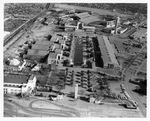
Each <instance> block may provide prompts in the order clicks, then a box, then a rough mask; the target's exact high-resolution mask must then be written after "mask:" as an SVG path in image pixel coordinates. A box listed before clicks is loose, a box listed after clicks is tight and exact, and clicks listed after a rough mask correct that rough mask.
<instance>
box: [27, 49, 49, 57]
mask: <svg viewBox="0 0 150 121" xmlns="http://www.w3.org/2000/svg"><path fill="white" fill-rule="evenodd" d="M47 54H48V51H45V50H33V49H28V53H27V55H39V56H45V55H47Z"/></svg>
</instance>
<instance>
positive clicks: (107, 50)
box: [98, 36, 120, 68]
mask: <svg viewBox="0 0 150 121" xmlns="http://www.w3.org/2000/svg"><path fill="white" fill-rule="evenodd" d="M98 43H99V48H100V51H101V58H102V60H103V63H104V68H115V67H120V66H119V63H118V61H117V59H116V56H115V51H114V48H113V47H112V45H111V44H110V42H109V40H108V37H106V36H98Z"/></svg>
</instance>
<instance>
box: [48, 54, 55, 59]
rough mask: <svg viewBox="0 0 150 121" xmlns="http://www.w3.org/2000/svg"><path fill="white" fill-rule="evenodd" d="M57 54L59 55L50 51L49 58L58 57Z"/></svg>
mask: <svg viewBox="0 0 150 121" xmlns="http://www.w3.org/2000/svg"><path fill="white" fill-rule="evenodd" d="M56 56H57V54H56V53H50V54H49V56H48V58H51V59H56Z"/></svg>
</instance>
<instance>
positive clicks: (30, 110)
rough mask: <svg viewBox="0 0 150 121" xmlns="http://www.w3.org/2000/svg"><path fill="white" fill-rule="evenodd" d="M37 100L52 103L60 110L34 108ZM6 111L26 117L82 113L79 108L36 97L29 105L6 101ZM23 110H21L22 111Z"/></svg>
mask: <svg viewBox="0 0 150 121" xmlns="http://www.w3.org/2000/svg"><path fill="white" fill-rule="evenodd" d="M36 101H45V102H48V103H50V104H53V105H56V106H58V107H60V108H61V109H60V110H55V109H44V108H34V107H32V104H33V103H35V102H36ZM4 108H5V110H4V113H5V114H9V115H10V116H12V117H13V116H16V115H17V117H25V115H26V116H31V117H36V116H48V117H80V114H79V113H78V111H77V110H75V109H72V108H69V107H65V106H59V105H57V104H54V103H51V102H50V101H47V100H44V99H36V100H34V101H32V102H31V103H30V104H29V107H24V106H22V105H20V104H18V103H16V102H14V101H12V102H8V101H4ZM20 110H21V112H20Z"/></svg>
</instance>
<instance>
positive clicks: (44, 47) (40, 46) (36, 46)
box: [32, 44, 49, 50]
mask: <svg viewBox="0 0 150 121" xmlns="http://www.w3.org/2000/svg"><path fill="white" fill-rule="evenodd" d="M32 49H35V50H49V45H38V44H33V45H32Z"/></svg>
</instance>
